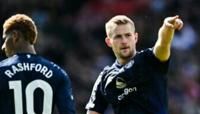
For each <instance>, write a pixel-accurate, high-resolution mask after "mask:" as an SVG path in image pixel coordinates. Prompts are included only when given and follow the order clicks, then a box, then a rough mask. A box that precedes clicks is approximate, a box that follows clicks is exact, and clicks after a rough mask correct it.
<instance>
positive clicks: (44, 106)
mask: <svg viewBox="0 0 200 114" xmlns="http://www.w3.org/2000/svg"><path fill="white" fill-rule="evenodd" d="M3 29H4V31H3V40H4V44H3V46H2V49H3V50H4V51H5V54H6V56H7V57H8V58H7V59H5V60H3V61H1V62H0V93H1V94H0V114H52V113H53V111H54V107H57V108H58V111H59V113H60V114H75V103H74V98H73V95H72V88H71V82H70V79H69V76H68V75H67V74H66V72H65V71H64V70H63V69H61V68H60V67H59V66H58V65H56V64H55V63H53V62H51V61H48V60H47V59H45V58H43V57H41V56H39V55H37V54H36V52H35V49H34V44H35V42H36V39H37V28H36V26H35V24H34V22H33V20H32V19H31V18H30V17H28V16H27V15H24V14H16V15H14V16H12V17H10V18H9V19H7V20H6V21H5V23H4V25H3Z"/></svg>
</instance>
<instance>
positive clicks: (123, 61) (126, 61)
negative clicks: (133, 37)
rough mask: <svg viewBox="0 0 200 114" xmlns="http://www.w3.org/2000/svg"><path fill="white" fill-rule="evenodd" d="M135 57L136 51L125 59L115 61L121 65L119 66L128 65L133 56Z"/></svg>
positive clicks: (119, 58) (120, 58)
mask: <svg viewBox="0 0 200 114" xmlns="http://www.w3.org/2000/svg"><path fill="white" fill-rule="evenodd" d="M135 55H136V51H134V53H133V55H132V56H130V57H127V58H122V57H118V58H117V61H118V62H119V63H120V64H121V65H125V64H126V63H128V62H129V61H130V60H131V59H132V58H133V57H134V56H135Z"/></svg>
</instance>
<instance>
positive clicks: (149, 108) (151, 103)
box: [86, 49, 168, 114]
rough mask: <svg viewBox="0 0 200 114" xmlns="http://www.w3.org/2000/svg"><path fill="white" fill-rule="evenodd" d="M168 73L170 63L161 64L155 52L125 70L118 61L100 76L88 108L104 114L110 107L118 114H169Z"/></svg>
mask: <svg viewBox="0 0 200 114" xmlns="http://www.w3.org/2000/svg"><path fill="white" fill-rule="evenodd" d="M144 67H145V69H144ZM167 69H168V61H167V62H164V63H163V62H160V61H159V60H158V59H157V58H156V57H155V56H154V55H153V52H152V49H147V50H144V51H141V52H138V53H136V55H135V57H134V58H132V59H131V60H130V61H129V62H128V63H127V64H125V65H123V66H122V65H120V64H119V63H118V62H117V61H116V62H115V63H114V64H113V65H112V66H111V67H105V69H104V70H103V71H102V72H101V74H100V76H99V78H98V80H97V81H96V83H95V86H94V88H93V93H92V96H91V99H90V101H89V103H88V104H87V106H86V108H89V109H90V110H97V111H99V112H101V113H103V112H104V111H105V109H106V107H107V105H108V103H111V104H112V106H113V108H114V112H115V113H116V114H166V112H167V96H166V86H167V85H166V80H167V78H166V72H167Z"/></svg>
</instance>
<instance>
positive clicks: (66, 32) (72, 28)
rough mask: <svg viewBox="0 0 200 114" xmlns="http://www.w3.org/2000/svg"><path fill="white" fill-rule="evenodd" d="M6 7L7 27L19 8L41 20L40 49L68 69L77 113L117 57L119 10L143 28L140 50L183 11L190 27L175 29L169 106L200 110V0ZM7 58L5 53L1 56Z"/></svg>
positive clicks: (21, 1) (173, 112)
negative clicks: (109, 33)
mask: <svg viewBox="0 0 200 114" xmlns="http://www.w3.org/2000/svg"><path fill="white" fill-rule="evenodd" d="M0 9H1V10H0V15H1V18H0V24H1V26H2V24H3V22H4V21H5V19H7V18H8V17H10V16H11V15H13V14H16V13H25V14H27V15H29V16H31V17H32V18H33V20H34V21H35V22H36V25H37V26H38V30H39V39H38V42H37V45H36V50H37V53H38V54H39V55H42V56H44V57H46V58H48V59H50V60H52V61H54V62H55V63H57V64H58V65H60V66H62V68H64V69H65V70H66V71H67V72H68V74H69V76H70V78H71V80H72V85H73V93H74V96H75V101H76V109H77V114H85V112H86V110H85V109H84V107H85V105H86V103H87V101H88V99H89V96H90V93H91V90H92V87H93V84H94V81H95V80H96V78H97V76H98V74H99V73H100V71H101V70H102V69H103V67H104V66H105V65H110V64H112V63H113V62H114V61H115V58H114V55H113V53H112V51H111V49H110V48H108V47H107V46H106V45H105V43H104V38H105V37H106V34H105V31H104V24H105V22H106V21H108V19H110V18H111V17H112V16H114V15H116V14H125V15H127V16H129V17H131V18H132V19H133V20H134V22H135V25H136V31H137V32H138V33H139V42H138V44H137V50H141V49H144V48H148V47H152V46H153V45H154V43H155V41H156V39H157V34H158V30H159V27H160V26H161V25H162V23H163V20H164V18H165V17H166V16H174V15H177V14H178V15H179V16H180V17H181V18H182V19H183V21H184V27H183V29H182V30H181V31H177V32H176V33H175V37H174V40H173V43H172V57H171V64H170V70H169V73H168V77H169V81H168V82H169V83H168V85H169V88H168V94H169V111H170V114H200V52H199V50H200V46H199V44H200V12H199V11H200V1H199V0H1V1H0ZM0 30H1V31H2V27H1V29H0ZM1 35H2V32H1ZM0 41H1V44H2V39H1V40H0ZM4 58H5V55H4V53H3V52H0V59H1V60H2V59H4ZM107 113H108V114H111V113H112V111H111V110H109V109H108V112H107Z"/></svg>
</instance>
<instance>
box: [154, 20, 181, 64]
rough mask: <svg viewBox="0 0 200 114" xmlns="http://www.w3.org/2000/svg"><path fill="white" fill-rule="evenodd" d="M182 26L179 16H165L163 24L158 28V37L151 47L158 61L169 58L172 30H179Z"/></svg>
mask: <svg viewBox="0 0 200 114" xmlns="http://www.w3.org/2000/svg"><path fill="white" fill-rule="evenodd" d="M182 27H183V21H182V20H181V19H180V18H179V16H173V17H167V18H165V20H164V23H163V25H162V26H161V28H160V29H159V32H158V39H157V41H156V43H155V46H154V48H153V53H154V55H155V56H156V57H157V58H158V59H159V60H160V61H166V60H168V59H169V56H170V48H171V42H172V39H173V37H174V32H175V30H180V29H181V28H182Z"/></svg>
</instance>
